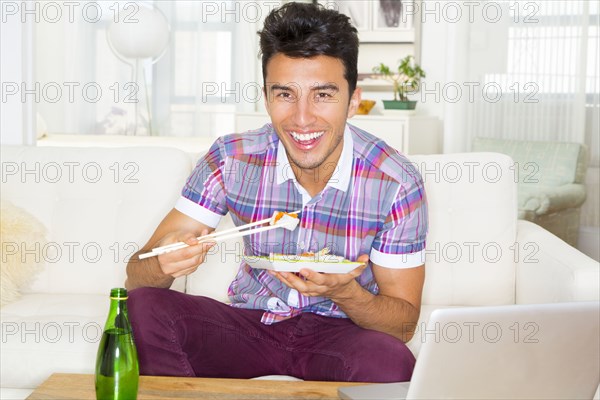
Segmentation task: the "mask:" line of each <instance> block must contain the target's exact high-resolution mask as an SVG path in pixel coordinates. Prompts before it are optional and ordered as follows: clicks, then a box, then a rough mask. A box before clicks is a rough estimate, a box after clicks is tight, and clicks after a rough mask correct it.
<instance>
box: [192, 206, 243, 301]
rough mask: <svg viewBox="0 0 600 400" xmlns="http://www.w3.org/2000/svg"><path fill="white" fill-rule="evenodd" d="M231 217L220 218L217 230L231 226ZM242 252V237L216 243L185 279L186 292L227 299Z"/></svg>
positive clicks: (232, 225) (221, 299)
mask: <svg viewBox="0 0 600 400" xmlns="http://www.w3.org/2000/svg"><path fill="white" fill-rule="evenodd" d="M233 227H234V224H233V221H232V219H231V217H230V216H229V214H228V215H226V216H225V217H223V218H221V221H220V222H219V226H217V230H218V231H220V230H225V229H229V228H233ZM243 254H244V241H243V239H242V238H238V239H230V240H226V241H223V242H219V243H217V244H216V245H215V246H214V247H213V248H212V249H211V251H210V252H209V254H208V255H207V257H206V260H205V262H204V263H203V264H202V265H200V267H199V268H198V269H197V270H196V271H195V272H194V273H193V274H190V275H188V277H187V280H186V293H190V294H195V295H201V296H207V297H211V298H213V299H215V300H219V301H221V302H223V303H227V302H228V301H229V297H228V296H227V289H228V288H229V285H230V284H231V282H232V281H233V279H234V278H235V276H236V274H237V272H238V270H239V266H240V264H241V262H242V255H243Z"/></svg>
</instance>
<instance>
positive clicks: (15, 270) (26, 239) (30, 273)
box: [0, 199, 46, 307]
mask: <svg viewBox="0 0 600 400" xmlns="http://www.w3.org/2000/svg"><path fill="white" fill-rule="evenodd" d="M0 242H1V244H2V260H0V307H2V306H4V305H5V304H8V303H11V302H13V301H15V300H17V299H18V298H19V297H20V296H21V293H20V290H21V289H22V288H23V287H25V286H26V285H27V284H29V283H30V282H31V281H32V279H33V278H34V277H35V275H36V273H37V272H39V271H40V269H41V267H42V265H43V263H44V260H43V257H42V249H43V248H44V246H45V245H46V228H45V227H44V225H43V224H42V223H41V222H40V221H38V220H37V219H36V218H35V217H34V216H32V215H31V214H30V213H28V212H27V211H25V210H23V209H22V208H19V207H17V206H15V205H14V204H12V203H10V202H9V201H7V200H4V199H0Z"/></svg>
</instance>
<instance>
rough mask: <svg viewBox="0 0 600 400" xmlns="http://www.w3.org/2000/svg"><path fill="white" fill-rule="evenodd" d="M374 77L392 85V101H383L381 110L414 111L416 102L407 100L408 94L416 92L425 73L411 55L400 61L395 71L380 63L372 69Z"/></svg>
mask: <svg viewBox="0 0 600 400" xmlns="http://www.w3.org/2000/svg"><path fill="white" fill-rule="evenodd" d="M373 72H374V73H376V74H378V75H376V76H375V77H376V78H378V79H385V80H386V81H389V82H391V83H392V85H394V86H393V90H394V100H383V108H385V109H386V110H414V109H415V107H416V106H417V102H416V101H411V100H408V96H407V95H408V94H409V93H411V92H414V91H416V90H418V88H419V83H420V82H421V78H425V71H423V70H422V69H421V66H420V65H419V64H417V63H416V62H415V58H414V57H413V56H411V55H408V56H406V57H404V58H403V59H402V60H400V64H399V65H398V69H397V70H391V69H390V67H388V66H387V65H385V64H383V63H380V64H379V65H378V66H376V67H373Z"/></svg>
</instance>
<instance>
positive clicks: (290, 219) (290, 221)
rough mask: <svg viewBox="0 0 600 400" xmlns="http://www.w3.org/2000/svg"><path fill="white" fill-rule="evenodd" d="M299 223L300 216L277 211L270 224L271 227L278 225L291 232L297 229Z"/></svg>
mask: <svg viewBox="0 0 600 400" xmlns="http://www.w3.org/2000/svg"><path fill="white" fill-rule="evenodd" d="M299 223H300V220H299V219H298V214H296V213H286V212H284V211H275V213H273V216H272V217H271V221H270V222H269V224H270V225H278V226H281V227H282V228H285V229H287V230H289V231H293V230H294V229H296V227H297V226H298V224H299Z"/></svg>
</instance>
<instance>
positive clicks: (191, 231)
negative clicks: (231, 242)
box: [125, 209, 215, 290]
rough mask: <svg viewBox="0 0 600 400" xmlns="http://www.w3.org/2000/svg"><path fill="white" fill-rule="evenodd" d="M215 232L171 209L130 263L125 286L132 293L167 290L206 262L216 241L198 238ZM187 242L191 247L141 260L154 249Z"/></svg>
mask: <svg viewBox="0 0 600 400" xmlns="http://www.w3.org/2000/svg"><path fill="white" fill-rule="evenodd" d="M212 231H213V229H212V228H210V227H208V226H206V225H204V224H202V223H200V222H198V221H196V220H195V219H193V218H191V217H188V216H187V215H185V214H183V213H181V212H180V211H177V210H176V209H173V210H171V212H169V213H168V214H167V215H166V216H165V218H164V219H163V220H162V222H161V223H160V224H159V225H158V227H157V228H156V230H155V231H154V233H153V234H152V236H151V237H150V240H148V242H147V243H146V245H145V246H144V247H142V248H141V249H140V251H138V252H137V253H135V254H134V255H133V256H132V257H131V259H130V260H129V263H127V280H126V281H125V287H126V288H127V289H128V290H133V289H135V288H138V287H144V286H145V287H161V288H168V287H171V284H172V283H173V281H174V280H175V278H177V277H180V276H183V275H189V274H191V273H192V272H194V271H195V270H196V269H197V268H198V266H199V265H200V264H201V263H203V262H204V259H205V257H206V254H207V252H208V250H209V249H210V248H211V247H212V246H214V245H215V243H214V242H205V243H202V244H199V243H198V240H197V239H196V238H197V237H198V236H204V235H206V234H208V233H210V232H212ZM177 242H185V243H187V244H188V245H189V247H186V248H183V249H180V250H175V251H173V252H170V253H166V254H161V255H159V256H158V257H149V258H146V259H143V260H140V259H139V258H138V256H139V255H140V254H142V253H147V252H149V251H150V250H151V249H153V248H155V247H160V246H166V245H168V244H171V243H177Z"/></svg>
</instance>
